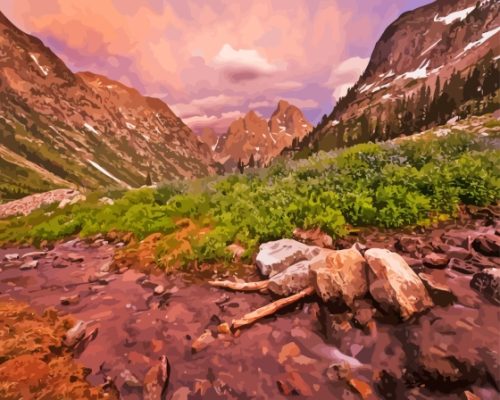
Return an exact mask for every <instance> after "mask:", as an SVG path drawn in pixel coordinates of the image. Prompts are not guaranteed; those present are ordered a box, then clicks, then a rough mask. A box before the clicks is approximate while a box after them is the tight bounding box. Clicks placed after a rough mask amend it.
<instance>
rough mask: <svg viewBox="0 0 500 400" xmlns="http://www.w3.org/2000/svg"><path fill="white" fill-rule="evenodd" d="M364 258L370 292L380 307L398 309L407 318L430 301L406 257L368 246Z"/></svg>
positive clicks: (425, 307) (429, 304)
mask: <svg viewBox="0 0 500 400" xmlns="http://www.w3.org/2000/svg"><path fill="white" fill-rule="evenodd" d="M365 258H366V261H367V262H368V266H369V268H368V282H369V289H370V294H371V295H372V297H373V298H374V299H375V301H377V302H378V303H379V304H380V305H381V306H382V308H385V309H386V310H392V311H396V312H398V313H399V315H400V316H401V318H403V319H408V318H410V317H411V316H412V315H413V314H415V313H419V312H422V311H424V310H426V309H428V308H430V307H432V305H433V303H432V300H431V298H430V297H429V294H428V293H427V290H426V289H425V286H424V284H423V283H422V281H421V280H420V278H419V277H418V276H417V274H416V273H415V272H414V271H413V270H412V269H411V268H410V266H409V265H408V264H407V263H406V261H405V260H404V259H403V257H401V256H400V255H399V254H397V253H393V252H390V251H389V250H386V249H369V250H367V251H366V252H365Z"/></svg>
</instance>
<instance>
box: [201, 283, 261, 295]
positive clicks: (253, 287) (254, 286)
mask: <svg viewBox="0 0 500 400" xmlns="http://www.w3.org/2000/svg"><path fill="white" fill-rule="evenodd" d="M208 284H209V285H211V286H215V287H220V288H224V289H231V290H239V291H241V292H253V291H257V290H262V289H266V288H267V285H268V284H269V281H258V282H233V281H209V282H208Z"/></svg>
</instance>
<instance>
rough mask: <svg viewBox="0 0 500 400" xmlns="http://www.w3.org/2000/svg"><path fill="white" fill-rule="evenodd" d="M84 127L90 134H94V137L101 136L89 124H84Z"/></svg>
mask: <svg viewBox="0 0 500 400" xmlns="http://www.w3.org/2000/svg"><path fill="white" fill-rule="evenodd" d="M83 127H84V128H85V129H87V130H88V131H89V132H92V133H93V134H94V135H97V136H99V135H100V133H99V132H98V131H97V130H96V129H95V128H94V127H93V126H92V125H90V124H88V123H87V122H85V123H84V124H83Z"/></svg>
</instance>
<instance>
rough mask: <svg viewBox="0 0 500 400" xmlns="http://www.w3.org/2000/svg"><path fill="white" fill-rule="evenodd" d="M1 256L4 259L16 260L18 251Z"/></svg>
mask: <svg viewBox="0 0 500 400" xmlns="http://www.w3.org/2000/svg"><path fill="white" fill-rule="evenodd" d="M3 258H4V260H5V261H14V260H17V259H18V258H19V254H18V253H10V254H6V255H5V256H4V257H3Z"/></svg>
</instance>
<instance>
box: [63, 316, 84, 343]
mask: <svg viewBox="0 0 500 400" xmlns="http://www.w3.org/2000/svg"><path fill="white" fill-rule="evenodd" d="M85 330H86V324H85V322H83V321H81V320H80V321H77V322H76V324H75V325H74V326H73V327H72V328H71V329H69V330H68V331H67V332H66V334H65V335H64V338H63V343H64V344H65V345H66V346H68V347H72V346H74V345H75V344H76V343H77V342H79V341H80V340H82V339H83V338H84V337H85Z"/></svg>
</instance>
